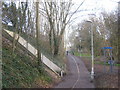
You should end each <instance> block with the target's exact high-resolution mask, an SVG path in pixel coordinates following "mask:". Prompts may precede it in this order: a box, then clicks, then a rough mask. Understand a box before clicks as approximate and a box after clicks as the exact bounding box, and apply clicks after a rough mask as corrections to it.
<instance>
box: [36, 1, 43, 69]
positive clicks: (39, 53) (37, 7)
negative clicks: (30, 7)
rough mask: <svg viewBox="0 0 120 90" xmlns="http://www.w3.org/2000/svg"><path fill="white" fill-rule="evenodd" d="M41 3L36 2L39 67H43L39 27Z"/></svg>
mask: <svg viewBox="0 0 120 90" xmlns="http://www.w3.org/2000/svg"><path fill="white" fill-rule="evenodd" d="M39 20H40V18H39V2H36V43H37V51H38V52H37V56H38V58H37V59H38V66H39V67H41V63H42V62H41V52H40V43H39V42H40V39H39V38H40V27H39V26H40V25H39V22H40V21H39Z"/></svg>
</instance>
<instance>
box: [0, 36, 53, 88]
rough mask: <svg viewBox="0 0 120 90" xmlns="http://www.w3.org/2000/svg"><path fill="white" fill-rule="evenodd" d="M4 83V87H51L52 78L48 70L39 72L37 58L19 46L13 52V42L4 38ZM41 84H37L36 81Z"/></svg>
mask: <svg viewBox="0 0 120 90" xmlns="http://www.w3.org/2000/svg"><path fill="white" fill-rule="evenodd" d="M2 44H3V45H2V46H3V47H2V61H3V66H2V71H3V72H2V83H3V88H16V87H17V88H21V87H22V88H31V87H34V88H35V87H49V86H50V83H51V82H52V78H51V77H50V76H49V75H48V74H47V72H45V71H44V72H42V73H39V71H38V68H37V62H36V61H37V60H36V59H35V58H33V57H30V56H29V55H27V54H26V52H24V51H23V50H21V49H20V48H18V49H17V50H16V51H15V54H12V46H11V42H10V41H9V40H8V39H6V38H3V40H2ZM37 80H39V84H38V85H36V82H38V81H37Z"/></svg>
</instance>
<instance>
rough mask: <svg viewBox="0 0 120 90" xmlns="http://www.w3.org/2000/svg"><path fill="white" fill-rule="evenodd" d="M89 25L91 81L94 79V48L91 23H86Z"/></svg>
mask: <svg viewBox="0 0 120 90" xmlns="http://www.w3.org/2000/svg"><path fill="white" fill-rule="evenodd" d="M86 22H89V23H91V54H92V68H91V80H93V79H94V48H93V28H92V27H93V23H92V21H89V20H88V21H86Z"/></svg>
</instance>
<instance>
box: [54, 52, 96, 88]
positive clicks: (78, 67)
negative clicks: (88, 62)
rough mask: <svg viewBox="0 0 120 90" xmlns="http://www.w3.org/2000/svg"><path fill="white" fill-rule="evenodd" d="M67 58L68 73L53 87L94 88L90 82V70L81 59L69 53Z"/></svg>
mask: <svg viewBox="0 0 120 90" xmlns="http://www.w3.org/2000/svg"><path fill="white" fill-rule="evenodd" d="M67 58H68V75H66V76H65V77H64V78H63V80H62V81H61V82H60V83H59V84H58V85H56V86H55V88H71V89H74V88H94V87H95V86H94V84H93V83H91V82H90V72H89V71H88V70H87V68H86V67H85V65H84V63H83V62H82V60H80V59H79V58H78V57H76V56H73V55H71V54H68V56H67Z"/></svg>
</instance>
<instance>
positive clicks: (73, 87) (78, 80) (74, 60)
mask: <svg viewBox="0 0 120 90" xmlns="http://www.w3.org/2000/svg"><path fill="white" fill-rule="evenodd" d="M71 57H72V56H71ZM72 59H73V60H74V62H75V64H76V67H77V72H78V78H77V80H76V82H75V83H74V85H73V86H72V89H73V88H75V86H76V84H77V83H78V81H79V79H80V71H79V66H78V64H77V62H76V60H75V58H74V57H72Z"/></svg>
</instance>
